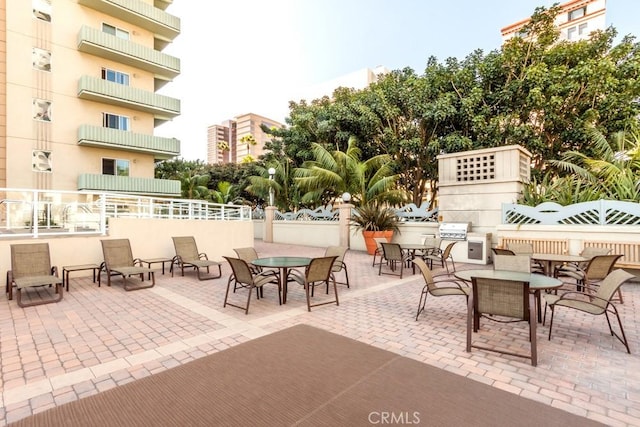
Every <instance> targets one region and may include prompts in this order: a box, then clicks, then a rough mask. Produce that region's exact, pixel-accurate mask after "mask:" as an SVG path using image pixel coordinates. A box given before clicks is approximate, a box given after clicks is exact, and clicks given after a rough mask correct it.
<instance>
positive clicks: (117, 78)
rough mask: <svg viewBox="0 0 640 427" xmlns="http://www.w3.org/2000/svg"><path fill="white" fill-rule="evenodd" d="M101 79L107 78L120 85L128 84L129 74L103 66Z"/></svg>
mask: <svg viewBox="0 0 640 427" xmlns="http://www.w3.org/2000/svg"><path fill="white" fill-rule="evenodd" d="M102 79H103V80H108V81H110V82H114V83H118V84H121V85H125V86H129V74H125V73H121V72H120V71H114V70H110V69H108V68H103V69H102Z"/></svg>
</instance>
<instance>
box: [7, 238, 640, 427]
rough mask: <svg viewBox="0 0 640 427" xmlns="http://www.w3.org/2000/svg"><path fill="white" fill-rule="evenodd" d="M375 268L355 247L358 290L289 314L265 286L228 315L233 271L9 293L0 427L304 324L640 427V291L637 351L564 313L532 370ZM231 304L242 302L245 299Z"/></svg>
mask: <svg viewBox="0 0 640 427" xmlns="http://www.w3.org/2000/svg"><path fill="white" fill-rule="evenodd" d="M255 247H256V249H257V250H258V252H259V253H260V255H262V256H270V255H295V256H311V257H313V256H321V255H322V254H323V253H324V250H323V249H321V248H313V247H305V246H292V245H280V244H265V243H263V242H261V241H256V242H255ZM371 260H372V258H371V256H369V255H367V254H366V253H364V252H358V251H350V252H348V253H347V256H346V259H345V261H346V263H347V265H348V268H349V278H350V282H351V287H350V289H347V288H346V287H340V288H339V292H340V306H335V305H326V306H322V307H317V308H314V309H313V311H312V312H310V313H309V312H307V309H306V305H305V299H304V292H303V290H302V288H299V287H294V288H292V289H290V290H289V297H288V301H287V304H286V305H283V306H278V303H277V297H276V294H275V292H274V291H273V288H272V289H268V288H267V289H265V298H263V299H260V300H255V299H252V302H251V309H250V312H249V315H245V314H244V312H243V311H241V310H239V309H236V308H233V307H227V308H222V302H223V300H224V292H225V289H226V283H227V277H228V275H229V272H230V269H229V267H228V265H226V263H225V264H224V265H223V277H222V278H220V279H215V280H210V281H198V280H197V279H196V277H195V274H194V273H192V272H189V273H187V274H186V275H185V277H180V276H179V275H176V276H175V277H174V278H171V275H170V274H168V273H167V274H165V275H162V274H160V271H157V273H156V274H157V284H156V286H155V287H154V288H151V289H147V290H141V291H135V292H125V291H124V289H123V288H122V286H121V280H120V279H115V280H114V284H113V286H112V287H111V288H109V287H107V286H105V285H103V286H102V287H100V288H98V286H97V284H94V283H92V281H91V277H83V278H74V277H72V278H71V286H70V292H68V293H65V295H64V299H63V300H62V301H61V302H60V303H57V304H47V305H42V306H38V307H31V308H26V309H22V308H19V307H18V306H17V304H16V302H15V301H8V300H6V298H5V299H4V300H2V301H1V302H0V364H1V368H2V371H1V372H2V378H1V381H0V387H1V392H2V394H1V396H0V398H1V402H2V408H0V425H6V424H7V423H10V422H12V421H16V420H18V419H20V418H23V417H26V416H29V415H30V414H32V413H36V412H40V411H43V410H45V409H47V408H50V407H53V406H56V405H61V404H63V403H66V402H70V401H73V400H76V399H79V398H82V397H86V396H90V395H92V394H95V393H98V392H100V391H104V390H107V389H110V388H113V387H117V386H119V385H122V384H125V383H127V382H130V381H134V380H136V379H139V378H142V377H145V376H148V375H153V374H155V373H157V372H161V371H163V370H165V369H169V368H171V367H174V366H177V365H180V364H183V363H187V362H189V361H191V360H194V359H196V358H199V357H202V356H205V355H207V354H212V353H215V352H218V351H220V350H224V349H225V348H228V347H231V346H234V345H237V344H239V343H241V342H244V341H247V340H251V339H253V338H256V337H259V336H262V335H265V334H269V333H272V332H274V331H277V330H280V329H283V328H286V327H289V326H292V325H295V324H299V323H305V324H309V325H313V326H316V327H320V328H323V329H326V330H328V331H331V332H334V333H338V334H341V335H344V336H347V337H350V338H353V339H356V340H359V341H362V342H365V343H368V344H371V345H374V346H376V347H379V348H383V349H386V350H389V351H393V352H395V353H398V354H402V355H404V356H407V357H410V358H412V359H415V360H418V361H421V362H423V363H427V364H430V365H434V366H437V367H439V368H442V369H446V370H448V371H451V372H454V373H456V374H459V375H463V376H466V377H468V378H471V379H473V380H476V381H480V382H483V383H486V384H490V385H492V386H494V387H498V388H500V389H503V390H506V391H508V392H511V393H515V394H518V395H521V396H523V397H525V398H528V399H534V400H537V401H540V402H543V403H545V404H548V405H551V406H554V407H557V408H560V409H563V410H566V411H569V412H572V413H575V414H579V415H582V416H586V417H589V418H591V419H594V420H598V421H601V422H603V423H605V424H608V425H612V426H640V357H639V356H638V355H639V354H640V322H639V320H640V319H639V317H640V308H639V309H638V310H636V307H638V305H639V304H640V285H637V284H627V285H625V286H624V287H623V291H624V296H625V303H624V304H623V305H619V310H620V313H621V317H622V319H623V323H624V326H625V331H626V333H627V337H628V339H629V342H630V346H631V351H632V354H631V355H629V354H627V353H626V351H625V349H624V347H623V345H622V344H621V343H619V342H618V341H617V340H616V339H615V338H613V337H611V336H610V334H609V332H608V329H607V324H606V319H605V318H604V316H602V317H593V316H587V315H582V314H580V313H573V312H570V311H569V310H566V311H563V312H559V314H558V315H557V316H556V325H557V326H554V335H553V339H552V340H551V341H548V340H547V333H548V326H542V325H540V327H539V328H538V366H537V367H532V366H531V365H530V364H529V362H528V361H527V360H524V359H519V358H516V357H510V356H502V355H499V354H494V353H489V352H483V351H481V350H474V351H473V352H472V353H466V352H465V339H466V336H465V334H466V307H465V301H464V298H462V297H447V298H433V297H430V299H429V300H428V302H427V312H426V313H424V314H423V315H421V317H420V319H419V320H418V321H417V322H416V321H415V314H416V308H417V304H418V299H419V296H420V291H421V289H422V286H423V282H422V279H421V276H419V275H412V274H411V271H410V269H405V276H404V277H403V278H402V279H400V278H398V277H394V276H384V275H383V276H378V274H377V271H378V270H377V267H376V268H373V267H372V266H371ZM457 267H458V269H468V268H478V266H477V265H468V264H467V265H457ZM482 267H483V268H490V266H482ZM439 271H440V269H439V268H438V269H437V271H436V272H439ZM339 279H340V278H339ZM235 297H236V298H237V301H239V302H240V303H243V302H244V301H245V298H246V292H244V291H239V292H238V293H237V294H236V295H235ZM492 323H493V322H484V323H483V330H482V335H481V336H482V337H483V339H487V340H499V341H501V342H502V343H503V345H504V346H510V347H513V346H514V345H518V343H523V346H524V347H523V348H524V349H525V350H526V349H527V347H528V344H527V341H526V336H527V329H526V326H524V324H522V327H520V326H515V325H506V326H500V327H497V326H494V325H493V324H492ZM484 325H486V327H485V326H484Z"/></svg>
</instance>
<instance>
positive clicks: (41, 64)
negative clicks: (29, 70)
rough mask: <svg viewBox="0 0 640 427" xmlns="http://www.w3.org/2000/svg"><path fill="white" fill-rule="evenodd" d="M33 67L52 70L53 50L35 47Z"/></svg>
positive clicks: (32, 60) (33, 50) (32, 56)
mask: <svg viewBox="0 0 640 427" xmlns="http://www.w3.org/2000/svg"><path fill="white" fill-rule="evenodd" d="M31 62H32V63H33V68H34V69H36V70H40V71H51V52H49V51H48V50H44V49H39V48H37V47H34V48H33V49H31Z"/></svg>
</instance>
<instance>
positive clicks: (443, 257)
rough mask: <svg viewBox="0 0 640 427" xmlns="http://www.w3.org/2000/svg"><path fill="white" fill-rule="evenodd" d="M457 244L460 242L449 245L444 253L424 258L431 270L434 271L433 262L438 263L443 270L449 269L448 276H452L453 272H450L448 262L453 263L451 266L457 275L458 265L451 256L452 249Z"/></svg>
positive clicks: (436, 253)
mask: <svg viewBox="0 0 640 427" xmlns="http://www.w3.org/2000/svg"><path fill="white" fill-rule="evenodd" d="M456 243H458V242H451V243H449V244H448V245H447V247H446V248H444V250H443V251H442V252H435V253H432V254H428V255H425V256H423V258H424V260H425V261H426V262H427V263H428V265H429V268H430V269H433V262H434V261H437V262H439V263H440V265H441V266H442V268H446V269H447V274H451V272H449V264H448V263H447V262H448V261H451V266H452V267H453V273H455V271H456V264H455V262H454V261H453V256H452V255H451V249H453V246H454V245H455V244H456Z"/></svg>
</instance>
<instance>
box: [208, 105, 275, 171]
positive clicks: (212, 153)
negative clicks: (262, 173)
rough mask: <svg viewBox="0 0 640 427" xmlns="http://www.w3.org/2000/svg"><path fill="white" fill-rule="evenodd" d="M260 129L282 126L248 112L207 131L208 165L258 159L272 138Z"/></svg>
mask: <svg viewBox="0 0 640 427" xmlns="http://www.w3.org/2000/svg"><path fill="white" fill-rule="evenodd" d="M262 126H266V127H267V128H268V129H271V128H283V127H284V125H283V124H282V123H279V122H277V121H275V120H272V119H269V118H267V117H264V116H260V115H258V114H253V113H247V114H242V115H239V116H236V117H235V118H234V119H233V120H227V121H226V122H224V123H223V124H221V125H213V126H209V128H208V129H207V162H208V163H212V164H215V163H241V162H245V161H253V160H257V158H258V156H260V155H261V154H263V153H264V151H265V150H264V144H265V143H266V142H268V141H269V140H270V139H271V136H270V135H269V134H267V133H266V132H264V131H263V130H262Z"/></svg>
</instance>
